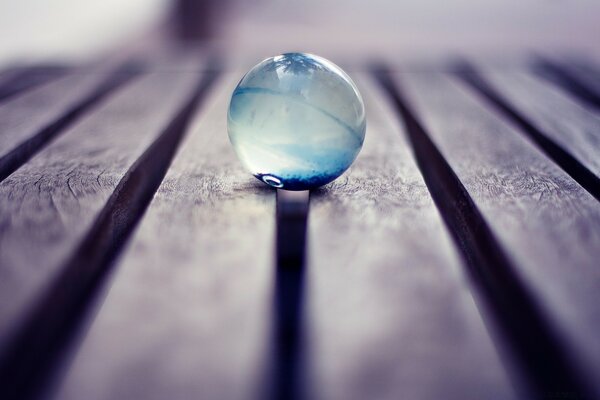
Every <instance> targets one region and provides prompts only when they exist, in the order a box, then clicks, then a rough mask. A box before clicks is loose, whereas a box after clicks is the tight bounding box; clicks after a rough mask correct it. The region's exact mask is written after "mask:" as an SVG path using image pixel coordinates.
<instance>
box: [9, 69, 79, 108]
mask: <svg viewBox="0 0 600 400" xmlns="http://www.w3.org/2000/svg"><path fill="white" fill-rule="evenodd" d="M66 72H67V68H66V67H60V66H45V67H44V66H30V67H22V68H13V69H11V70H8V71H2V72H0V103H2V102H4V101H7V100H8V99H10V98H11V97H13V96H16V95H18V94H20V93H22V92H25V91H26V90H28V89H31V88H33V87H35V86H39V85H43V84H44V83H47V82H49V81H51V80H53V79H56V78H58V77H60V76H62V75H64V74H65V73H66Z"/></svg>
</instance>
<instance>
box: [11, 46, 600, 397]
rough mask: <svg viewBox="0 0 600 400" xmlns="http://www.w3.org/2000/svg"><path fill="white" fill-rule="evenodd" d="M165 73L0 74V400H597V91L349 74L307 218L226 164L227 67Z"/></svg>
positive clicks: (517, 73) (404, 73)
mask: <svg viewBox="0 0 600 400" xmlns="http://www.w3.org/2000/svg"><path fill="white" fill-rule="evenodd" d="M166 59H167V60H168V61H164V60H162V61H160V62H153V61H151V60H145V61H144V62H143V63H141V64H140V63H139V62H137V63H133V64H132V63H131V62H129V61H136V60H128V62H127V63H125V64H122V63H117V64H115V63H111V62H108V63H107V64H106V65H103V66H99V67H97V68H90V67H85V68H82V67H79V68H75V67H68V66H40V67H37V66H36V67H29V68H24V69H22V70H11V71H7V72H5V73H3V74H2V75H0V102H1V103H0V178H1V179H2V181H1V183H0V327H1V328H0V398H1V399H7V400H8V399H27V398H51V399H69V400H76V399H86V400H108V399H221V400H224V399H263V398H267V399H344V400H352V399H356V400H358V399H400V398H402V399H424V400H426V399H431V400H433V399H490V400H491V399H594V398H600V340H599V339H598V336H599V332H600V301H598V300H599V297H598V293H600V262H599V261H598V260H599V259H600V203H599V200H600V108H599V106H600V102H599V101H598V99H599V98H600V91H599V88H600V73H598V70H594V69H593V68H592V67H590V66H589V65H588V66H587V68H584V67H581V66H580V65H578V64H576V63H569V62H568V61H565V60H556V59H552V60H549V59H540V58H532V59H530V60H525V61H523V62H516V63H515V64H514V65H512V66H511V67H510V68H495V67H494V66H490V65H488V64H486V63H478V62H477V61H476V60H475V61H471V60H469V63H467V62H466V61H461V62H460V63H458V64H456V63H454V64H439V65H433V66H429V68H426V69H423V70H421V71H416V70H415V69H414V68H410V69H408V68H406V69H405V68H404V67H403V66H402V65H401V64H398V63H396V62H395V60H394V59H392V58H390V59H381V60H377V63H375V64H369V66H368V67H357V66H356V65H353V66H352V68H351V69H350V75H351V76H352V78H353V79H355V81H356V83H357V85H358V86H359V89H360V91H361V93H362V94H363V97H364V100H365V103H366V108H367V118H368V123H367V135H366V141H365V145H364V148H363V150H362V152H361V153H360V155H359V157H358V159H357V161H356V162H355V164H354V165H353V166H352V167H351V168H350V170H349V171H348V172H347V173H345V174H344V175H343V176H342V177H340V178H339V179H338V180H336V181H335V182H333V183H331V184H329V185H327V186H325V187H323V188H320V189H317V190H315V191H313V192H311V193H310V194H309V193H305V192H283V191H279V192H277V191H275V190H272V189H270V188H268V187H267V186H266V185H264V184H262V183H260V182H259V181H258V180H256V179H254V178H253V177H252V176H250V175H249V174H248V173H247V172H245V170H244V169H243V168H242V167H241V165H240V163H239V162H238V161H237V159H236V157H235V155H234V153H233V151H232V149H231V147H230V144H229V141H228V138H227V133H226V118H225V113H226V108H227V104H228V101H229V96H230V94H231V92H232V89H233V87H234V86H235V84H236V83H237V81H238V80H239V78H240V76H241V75H242V74H243V72H244V68H245V67H246V66H243V65H231V64H228V63H227V62H226V60H225V61H224V62H223V60H221V62H216V61H217V60H214V59H213V58H212V56H211V55H210V54H208V53H202V54H200V55H199V56H198V57H196V56H191V55H189V54H188V55H184V56H169V57H167V58H166ZM334 61H336V60H334ZM342 67H344V65H343V64H342Z"/></svg>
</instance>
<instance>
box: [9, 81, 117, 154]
mask: <svg viewBox="0 0 600 400" xmlns="http://www.w3.org/2000/svg"><path fill="white" fill-rule="evenodd" d="M104 78H106V73H98V72H96V73H83V72H82V73H73V74H69V75H68V76H65V77H63V78H61V79H58V80H56V81H54V82H50V83H48V84H46V85H43V86H40V87H37V88H35V89H32V90H30V91H28V92H26V93H23V94H21V95H20V96H19V97H17V98H14V99H12V100H11V101H10V102H6V103H4V104H2V105H1V106H0V132H2V134H1V135H0V157H4V156H5V155H6V154H7V153H8V152H9V151H11V150H13V149H14V148H15V147H17V146H18V145H19V144H21V143H22V142H24V141H25V140H27V139H29V138H31V137H32V136H35V135H36V134H37V133H38V132H40V131H41V130H42V129H44V128H45V127H46V126H48V125H49V124H51V123H53V122H54V121H55V120H58V119H59V118H61V117H62V116H63V115H65V114H66V113H67V111H68V110H69V109H71V108H73V107H74V106H76V105H77V104H78V103H80V102H81V100H82V97H83V96H85V95H86V94H87V93H88V92H89V91H91V90H92V89H93V88H94V86H95V85H97V84H98V83H99V82H100V80H102V79H104Z"/></svg>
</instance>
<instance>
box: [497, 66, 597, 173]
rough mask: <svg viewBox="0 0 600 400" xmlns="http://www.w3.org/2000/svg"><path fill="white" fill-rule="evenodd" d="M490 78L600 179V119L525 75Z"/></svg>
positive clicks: (559, 91)
mask: <svg viewBox="0 0 600 400" xmlns="http://www.w3.org/2000/svg"><path fill="white" fill-rule="evenodd" d="M486 77H487V78H488V79H489V80H490V81H492V82H493V83H494V84H495V86H496V87H498V88H501V91H502V92H503V93H504V94H505V95H506V96H507V98H508V99H509V101H510V102H511V103H512V104H513V105H514V106H515V107H516V108H517V109H519V110H521V111H522V112H523V113H524V114H525V115H526V116H527V117H528V118H529V119H530V120H531V121H532V122H533V123H534V124H535V125H536V126H538V127H539V128H540V129H541V130H542V131H543V132H544V133H545V134H546V135H548V136H549V137H550V138H551V139H552V140H554V141H555V142H557V143H559V144H560V146H561V147H563V148H564V149H566V150H567V151H569V152H570V153H571V154H572V155H573V156H575V157H576V158H577V159H578V160H579V161H580V162H582V163H583V164H584V165H585V166H586V167H587V168H588V169H589V170H591V171H592V172H593V173H594V174H596V176H598V177H600V118H599V116H598V115H597V114H595V113H594V112H590V111H589V109H588V108H587V107H585V106H583V105H582V104H581V103H577V102H576V101H575V100H574V99H573V98H572V97H570V96H569V95H568V94H567V93H565V92H564V91H562V90H560V88H558V87H556V86H551V85H547V84H545V83H544V82H543V81H540V80H539V79H535V78H534V77H533V76H531V75H529V74H526V73H523V72H513V73H501V72H497V73H489V74H486Z"/></svg>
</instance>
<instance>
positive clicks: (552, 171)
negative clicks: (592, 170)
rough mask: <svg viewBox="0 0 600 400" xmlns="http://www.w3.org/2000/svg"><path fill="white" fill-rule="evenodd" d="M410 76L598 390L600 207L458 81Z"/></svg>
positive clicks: (410, 87) (427, 113) (475, 194)
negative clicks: (597, 333) (597, 298)
mask: <svg viewBox="0 0 600 400" xmlns="http://www.w3.org/2000/svg"><path fill="white" fill-rule="evenodd" d="M402 82H403V83H404V86H405V87H406V88H407V92H408V93H409V98H410V99H411V100H412V101H413V102H414V105H415V108H416V111H417V113H418V114H419V115H420V116H421V117H422V120H423V123H424V124H425V125H426V127H427V129H428V131H429V133H430V135H431V136H432V139H433V141H434V142H435V144H436V145H437V146H438V148H439V150H440V151H441V152H442V154H443V155H444V156H445V158H446V159H447V160H448V162H449V163H450V165H451V166H452V168H453V169H454V171H455V172H456V174H457V175H458V177H459V179H460V180H461V181H462V182H463V184H464V186H465V187H466V189H467V191H468V192H469V194H470V195H471V197H472V198H473V200H474V201H475V203H476V205H477V207H478V208H479V209H480V211H481V212H482V214H483V216H484V218H485V219H486V221H487V222H488V224H489V225H490V227H491V229H492V231H493V233H494V234H495V235H496V236H497V237H498V239H499V240H500V242H501V244H502V245H503V247H504V248H505V250H506V251H507V252H508V255H509V257H510V258H511V259H513V260H514V261H515V263H516V265H517V266H518V271H517V272H518V273H519V276H520V278H521V279H522V280H523V281H524V282H525V285H526V286H527V287H528V288H529V289H530V291H531V294H532V296H534V298H535V299H537V300H539V304H540V305H541V306H540V307H541V308H542V309H543V311H544V313H545V314H546V315H547V316H549V318H550V320H551V321H552V322H553V323H554V325H555V327H556V328H557V331H558V334H559V336H560V337H562V338H564V339H565V341H566V347H567V348H568V349H569V350H571V355H572V357H573V358H574V359H575V360H577V361H579V362H580V363H581V364H580V365H583V367H584V369H583V371H582V372H583V373H584V376H586V377H587V378H588V381H590V382H594V384H595V385H596V390H598V389H599V388H598V382H600V380H599V379H598V376H597V372H594V371H600V369H599V368H598V367H599V366H600V343H599V342H598V340H597V335H596V332H597V331H598V329H599V328H600V327H599V326H598V323H599V321H600V307H599V306H598V302H597V301H596V297H597V293H598V290H599V289H600V280H599V279H598V274H597V261H596V260H597V258H598V255H599V254H598V252H599V249H600V229H599V227H600V204H599V203H598V202H597V201H596V200H595V199H594V197H592V196H591V195H590V194H589V193H588V192H586V191H585V190H584V189H583V188H582V187H581V186H579V185H578V184H577V183H576V182H574V181H573V180H572V179H570V178H569V176H568V175H566V174H565V173H564V172H563V171H562V170H561V169H560V168H558V167H557V166H556V165H555V164H553V163H552V162H551V161H550V160H549V159H548V158H547V157H546V156H544V155H543V154H542V153H540V151H539V150H538V149H537V148H536V147H535V146H534V145H533V144H531V143H530V142H529V141H528V140H526V139H524V137H523V136H522V135H521V133H519V132H517V131H516V130H515V129H514V128H513V127H512V125H510V124H508V123H507V122H506V121H504V120H502V119H500V118H499V117H498V115H497V114H495V113H494V112H490V110H489V109H487V108H486V107H484V106H483V105H482V100H481V98H479V97H477V96H475V95H474V94H473V93H472V92H471V91H470V90H469V89H467V88H466V87H464V86H462V85H461V84H459V83H458V82H457V81H455V80H453V79H452V78H450V77H448V76H444V75H442V74H411V75H410V76H408V75H406V76H404V77H403V79H402ZM572 395H577V394H572Z"/></svg>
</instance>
